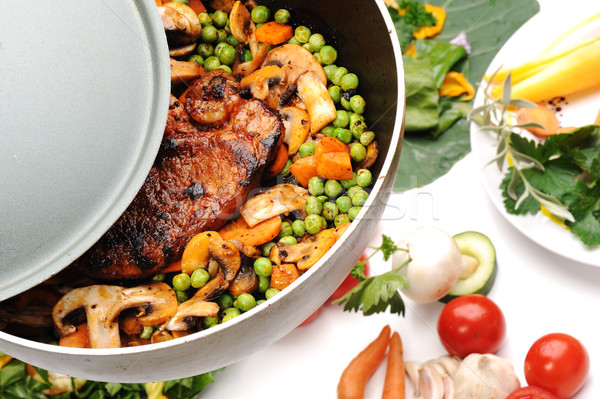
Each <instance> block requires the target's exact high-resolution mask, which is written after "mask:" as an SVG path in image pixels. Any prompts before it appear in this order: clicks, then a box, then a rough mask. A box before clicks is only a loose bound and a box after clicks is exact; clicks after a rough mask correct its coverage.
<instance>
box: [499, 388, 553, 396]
mask: <svg viewBox="0 0 600 399" xmlns="http://www.w3.org/2000/svg"><path fill="white" fill-rule="evenodd" d="M506 399H557V398H556V396H554V395H552V394H551V393H550V392H548V391H546V390H545V389H542V388H538V387H534V386H528V387H522V388H519V389H517V390H516V391H514V392H513V393H511V394H510V395H508V396H507V397H506Z"/></svg>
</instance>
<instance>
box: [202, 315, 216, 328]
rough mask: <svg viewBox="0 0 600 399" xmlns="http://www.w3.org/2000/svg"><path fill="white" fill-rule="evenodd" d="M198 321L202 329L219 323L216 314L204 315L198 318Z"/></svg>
mask: <svg viewBox="0 0 600 399" xmlns="http://www.w3.org/2000/svg"><path fill="white" fill-rule="evenodd" d="M200 323H201V324H202V328H204V329H207V328H211V327H214V326H216V325H217V324H219V318H218V317H217V316H214V317H211V316H204V317H201V318H200Z"/></svg>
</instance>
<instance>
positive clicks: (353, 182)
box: [340, 172, 356, 190]
mask: <svg viewBox="0 0 600 399" xmlns="http://www.w3.org/2000/svg"><path fill="white" fill-rule="evenodd" d="M340 183H341V184H342V187H344V188H345V189H346V190H348V189H350V188H351V187H354V186H356V172H352V179H350V180H341V181H340Z"/></svg>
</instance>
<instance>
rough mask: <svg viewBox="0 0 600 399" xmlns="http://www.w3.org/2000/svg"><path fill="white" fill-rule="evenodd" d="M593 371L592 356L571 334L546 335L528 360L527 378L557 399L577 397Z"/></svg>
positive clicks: (536, 344) (537, 342) (526, 364)
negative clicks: (591, 365) (591, 366)
mask: <svg viewBox="0 0 600 399" xmlns="http://www.w3.org/2000/svg"><path fill="white" fill-rule="evenodd" d="M589 370H590V357H589V355H588V352H587V350H586V349H585V347H584V346H583V344H582V343H581V342H579V340H577V339H575V338H573V337H572V336H570V335H568V334H562V333H553V334H548V335H544V336H543V337H541V338H540V339H538V340H537V341H535V342H534V343H533V345H532V346H531V348H530V349H529V352H527V356H526V357H525V379H526V380H527V383H528V384H530V385H535V386H537V387H541V388H543V389H545V390H546V391H548V392H550V393H552V394H554V395H555V396H556V397H557V398H558V399H567V398H571V397H572V396H573V395H575V394H576V393H577V392H578V391H579V390H580V389H581V387H582V386H583V383H584V382H585V379H586V377H587V375H588V372H589Z"/></svg>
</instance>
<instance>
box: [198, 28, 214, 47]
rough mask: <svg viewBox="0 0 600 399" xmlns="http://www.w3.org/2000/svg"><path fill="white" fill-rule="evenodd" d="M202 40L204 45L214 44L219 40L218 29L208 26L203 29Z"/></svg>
mask: <svg viewBox="0 0 600 399" xmlns="http://www.w3.org/2000/svg"><path fill="white" fill-rule="evenodd" d="M200 40H201V41H202V42H203V43H212V42H214V41H216V40H217V28H216V27H214V26H212V25H208V26H206V27H204V28H203V29H202V33H200Z"/></svg>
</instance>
